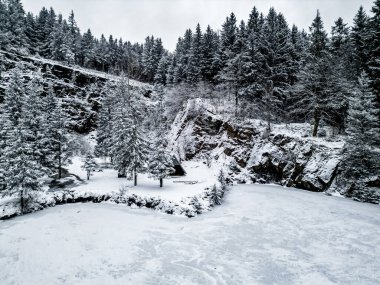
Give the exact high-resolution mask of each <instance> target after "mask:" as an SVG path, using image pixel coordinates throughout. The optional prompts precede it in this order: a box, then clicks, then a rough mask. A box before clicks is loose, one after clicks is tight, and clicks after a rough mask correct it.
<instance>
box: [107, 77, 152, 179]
mask: <svg viewBox="0 0 380 285" xmlns="http://www.w3.org/2000/svg"><path fill="white" fill-rule="evenodd" d="M117 94H118V95H119V96H118V97H119V98H121V102H120V104H119V105H118V107H117V113H116V118H115V122H114V134H113V138H112V144H113V145H112V157H113V164H114V166H115V168H116V169H117V170H118V173H119V176H126V173H128V172H130V173H132V172H133V174H134V184H135V186H136V185H137V174H138V173H139V172H143V171H144V170H145V166H146V162H147V159H148V151H149V147H148V142H147V141H146V140H145V138H144V136H143V132H142V130H141V129H140V128H141V114H140V113H139V111H138V101H137V98H136V94H132V93H131V91H130V90H129V87H128V85H127V82H126V80H125V78H123V79H121V80H120V81H119V84H118V87H117Z"/></svg>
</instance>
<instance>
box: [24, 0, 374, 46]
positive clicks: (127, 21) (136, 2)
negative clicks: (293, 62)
mask: <svg viewBox="0 0 380 285" xmlns="http://www.w3.org/2000/svg"><path fill="white" fill-rule="evenodd" d="M22 2H23V4H24V7H25V10H26V11H30V12H33V13H34V14H36V13H38V12H39V10H40V9H41V8H42V7H43V6H45V7H53V8H54V10H55V11H56V12H60V13H62V14H63V16H64V17H65V18H67V16H68V15H69V13H70V11H71V10H74V13H75V17H76V19H77V22H78V26H79V27H80V29H81V31H82V32H83V31H85V30H87V28H91V31H92V32H93V34H95V35H96V36H100V35H101V34H102V33H103V34H104V35H106V37H107V38H108V35H110V34H112V35H113V36H115V37H117V38H119V37H122V38H123V40H129V41H131V42H143V41H144V39H145V37H146V36H148V35H154V36H155V37H161V38H162V40H163V42H164V45H165V47H166V48H167V49H169V50H174V48H175V44H176V42H177V39H178V37H179V36H182V35H183V33H184V32H185V30H186V29H187V28H192V29H193V30H194V28H195V26H196V24H197V23H198V22H199V23H200V24H201V27H202V30H204V29H205V28H206V26H207V25H208V24H210V25H211V27H213V28H214V29H215V30H217V29H220V27H221V24H222V23H223V21H224V20H225V18H226V16H227V15H229V14H230V13H231V12H234V13H235V15H236V16H237V19H238V20H239V22H240V20H242V19H243V20H247V19H248V15H249V13H250V11H251V10H252V8H253V6H256V7H257V8H258V9H259V11H260V12H263V13H264V14H267V12H268V10H269V8H270V7H271V6H273V7H275V9H276V10H277V11H278V12H282V13H283V14H284V15H285V17H286V19H287V20H288V23H289V24H290V25H292V24H296V25H297V26H298V27H300V28H304V29H308V27H309V26H310V24H311V22H312V20H313V19H314V17H315V15H316V11H317V9H319V10H320V12H321V15H322V19H323V21H324V23H325V28H326V29H327V30H328V31H329V32H330V29H331V26H332V25H333V23H334V21H335V20H336V19H337V18H338V17H339V16H341V17H342V18H343V19H344V20H345V21H346V22H348V23H350V24H351V23H352V19H353V17H354V16H355V14H356V12H357V10H358V9H359V7H360V5H362V6H363V7H364V8H365V9H366V11H367V12H368V13H369V11H370V8H371V7H372V3H373V0H22Z"/></svg>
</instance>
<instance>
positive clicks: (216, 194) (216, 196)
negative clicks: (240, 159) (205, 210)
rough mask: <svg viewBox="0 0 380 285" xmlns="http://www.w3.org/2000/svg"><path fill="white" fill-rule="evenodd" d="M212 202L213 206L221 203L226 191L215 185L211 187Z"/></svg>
mask: <svg viewBox="0 0 380 285" xmlns="http://www.w3.org/2000/svg"><path fill="white" fill-rule="evenodd" d="M210 194H211V196H210V203H211V205H212V206H216V205H221V204H222V199H223V196H224V192H223V191H222V190H221V189H219V188H218V187H216V185H214V186H213V187H212V189H211V193H210Z"/></svg>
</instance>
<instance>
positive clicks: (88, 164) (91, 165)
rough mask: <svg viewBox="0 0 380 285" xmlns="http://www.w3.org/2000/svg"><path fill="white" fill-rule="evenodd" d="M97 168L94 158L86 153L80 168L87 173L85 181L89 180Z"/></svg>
mask: <svg viewBox="0 0 380 285" xmlns="http://www.w3.org/2000/svg"><path fill="white" fill-rule="evenodd" d="M97 167H98V164H97V163H96V161H95V158H94V156H93V155H92V154H91V153H88V154H87V155H86V158H85V160H84V162H83V165H82V168H83V169H84V170H85V171H86V173H87V180H90V177H91V176H92V172H94V171H95V169H96V168H97Z"/></svg>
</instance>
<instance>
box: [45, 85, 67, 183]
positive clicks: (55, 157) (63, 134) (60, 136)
mask: <svg viewBox="0 0 380 285" xmlns="http://www.w3.org/2000/svg"><path fill="white" fill-rule="evenodd" d="M44 105H45V111H46V112H45V113H44V115H45V116H44V127H45V139H44V142H43V145H44V147H45V154H44V164H45V165H46V167H48V168H49V169H51V171H54V172H55V171H56V176H57V178H58V179H61V178H62V169H63V167H64V166H65V165H67V164H69V163H71V156H72V149H71V147H70V136H69V133H68V131H67V129H66V116H65V113H64V111H63V110H62V107H61V102H60V101H59V100H58V99H57V98H56V95H55V93H54V90H53V87H52V86H51V85H50V86H49V89H48V95H47V96H46V98H45V100H44Z"/></svg>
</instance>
